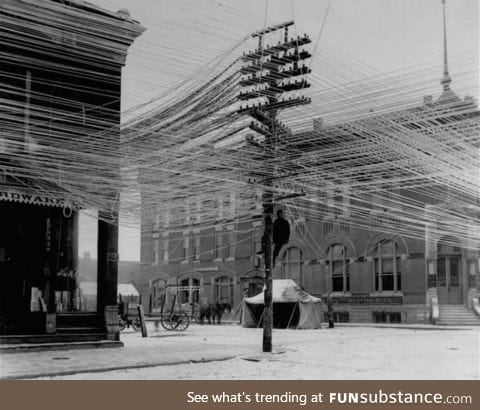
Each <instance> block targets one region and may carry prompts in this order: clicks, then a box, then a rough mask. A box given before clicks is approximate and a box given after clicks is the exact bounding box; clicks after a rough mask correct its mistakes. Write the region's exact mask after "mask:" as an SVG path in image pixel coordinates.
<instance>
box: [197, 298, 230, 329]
mask: <svg viewBox="0 0 480 410" xmlns="http://www.w3.org/2000/svg"><path fill="white" fill-rule="evenodd" d="M223 311H224V308H223V306H222V305H221V304H220V303H208V302H204V303H203V304H202V305H201V306H200V317H199V320H200V324H201V325H203V324H204V323H205V319H207V321H208V324H209V325H211V324H215V323H217V324H218V325H219V324H221V322H222V315H223Z"/></svg>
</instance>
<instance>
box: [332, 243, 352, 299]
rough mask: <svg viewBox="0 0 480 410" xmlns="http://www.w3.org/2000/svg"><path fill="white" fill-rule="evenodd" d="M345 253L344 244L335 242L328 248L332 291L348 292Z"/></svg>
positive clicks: (348, 277)
mask: <svg viewBox="0 0 480 410" xmlns="http://www.w3.org/2000/svg"><path fill="white" fill-rule="evenodd" d="M346 253H347V250H346V248H345V246H344V245H340V244H335V245H331V246H330V247H329V248H328V263H329V265H330V272H331V275H332V284H331V289H332V292H350V272H349V266H348V261H347V260H346V259H345V255H346Z"/></svg>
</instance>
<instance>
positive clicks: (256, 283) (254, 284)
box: [242, 275, 265, 298]
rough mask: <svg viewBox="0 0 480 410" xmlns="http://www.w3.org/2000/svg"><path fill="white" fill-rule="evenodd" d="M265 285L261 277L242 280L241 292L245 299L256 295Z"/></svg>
mask: <svg viewBox="0 0 480 410" xmlns="http://www.w3.org/2000/svg"><path fill="white" fill-rule="evenodd" d="M264 284H265V280H264V278H263V277H262V276H258V275H257V276H252V277H249V278H243V279H242V292H243V296H245V297H248V298H249V297H252V296H255V295H258V294H259V293H260V292H261V291H262V290H263V286H264Z"/></svg>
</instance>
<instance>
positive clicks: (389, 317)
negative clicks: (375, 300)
mask: <svg viewBox="0 0 480 410" xmlns="http://www.w3.org/2000/svg"><path fill="white" fill-rule="evenodd" d="M372 320H373V322H374V323H402V314H401V313H400V312H372Z"/></svg>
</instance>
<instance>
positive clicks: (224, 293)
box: [213, 276, 233, 307]
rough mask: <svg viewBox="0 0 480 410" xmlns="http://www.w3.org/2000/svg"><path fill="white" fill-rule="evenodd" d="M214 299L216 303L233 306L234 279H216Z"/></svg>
mask: <svg viewBox="0 0 480 410" xmlns="http://www.w3.org/2000/svg"><path fill="white" fill-rule="evenodd" d="M213 299H214V302H215V303H220V304H222V305H230V307H231V306H233V279H232V278H230V277H228V276H220V277H218V278H216V279H215V282H214V291H213Z"/></svg>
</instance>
